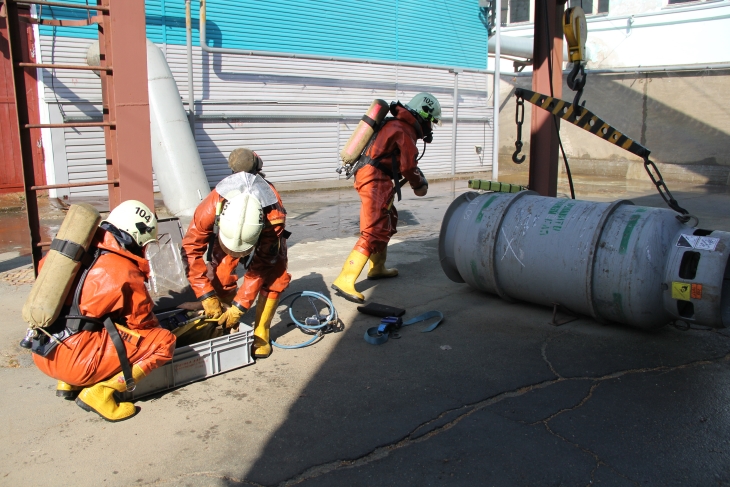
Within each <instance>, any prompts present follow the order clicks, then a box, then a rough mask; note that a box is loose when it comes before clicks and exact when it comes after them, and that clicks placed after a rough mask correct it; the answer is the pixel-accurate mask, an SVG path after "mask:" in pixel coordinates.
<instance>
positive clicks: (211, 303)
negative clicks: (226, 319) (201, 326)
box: [201, 295, 223, 318]
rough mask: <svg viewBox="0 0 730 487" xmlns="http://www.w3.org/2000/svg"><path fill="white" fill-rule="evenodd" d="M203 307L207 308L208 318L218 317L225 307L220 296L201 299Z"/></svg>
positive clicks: (206, 314)
mask: <svg viewBox="0 0 730 487" xmlns="http://www.w3.org/2000/svg"><path fill="white" fill-rule="evenodd" d="M201 304H202V305H203V309H204V310H205V317H206V318H218V317H219V316H220V315H222V314H223V308H222V307H221V300H220V299H218V296H215V295H213V296H210V297H208V298H205V299H204V300H203V301H201Z"/></svg>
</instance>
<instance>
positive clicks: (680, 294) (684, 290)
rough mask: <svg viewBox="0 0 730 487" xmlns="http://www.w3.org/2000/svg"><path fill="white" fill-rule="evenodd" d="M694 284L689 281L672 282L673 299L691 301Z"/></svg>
mask: <svg viewBox="0 0 730 487" xmlns="http://www.w3.org/2000/svg"><path fill="white" fill-rule="evenodd" d="M691 289H692V285H691V284H689V283H687V282H672V299H681V300H683V301H689V298H690V296H691Z"/></svg>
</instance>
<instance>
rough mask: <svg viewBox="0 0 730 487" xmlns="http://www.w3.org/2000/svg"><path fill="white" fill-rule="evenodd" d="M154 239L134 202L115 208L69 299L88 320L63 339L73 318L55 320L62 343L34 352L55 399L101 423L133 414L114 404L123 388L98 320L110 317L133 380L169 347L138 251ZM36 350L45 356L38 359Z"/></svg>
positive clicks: (145, 214) (149, 216)
mask: <svg viewBox="0 0 730 487" xmlns="http://www.w3.org/2000/svg"><path fill="white" fill-rule="evenodd" d="M156 238H157V219H156V218H155V215H154V213H152V212H151V211H150V209H149V208H147V206H145V205H144V204H143V203H141V202H139V201H134V200H128V201H125V202H123V203H122V204H120V205H119V206H117V207H116V208H115V209H114V210H113V211H112V212H111V213H110V214H109V216H108V218H107V219H106V220H105V221H103V222H102V223H101V225H100V226H99V228H98V230H97V231H96V235H95V236H94V239H93V240H92V243H91V249H96V250H97V253H96V254H95V256H96V259H95V260H94V261H93V263H91V266H90V267H88V272H86V273H79V276H78V278H77V281H76V283H75V285H74V286H72V288H71V290H72V291H71V292H70V293H69V297H68V299H67V305H69V306H72V307H71V309H72V310H74V309H76V310H77V312H78V314H79V315H81V316H83V317H84V318H86V319H81V323H82V326H81V331H78V332H76V333H75V334H70V336H69V334H68V331H67V328H66V326H67V323H68V321H67V320H69V319H71V318H73V316H66V317H64V318H62V320H63V323H61V322H60V321H59V325H60V328H61V331H60V332H58V333H57V338H58V340H59V342H60V343H57V342H55V341H52V340H46V342H45V345H44V346H41V347H34V352H36V353H34V354H33V361H34V362H35V364H36V366H38V368H39V369H40V370H41V371H42V372H43V373H44V374H46V375H49V376H51V377H53V378H55V379H58V380H59V384H58V389H57V392H56V394H57V395H59V396H61V397H65V398H66V399H73V398H74V397H76V403H77V404H78V405H79V406H80V407H82V408H83V409H85V410H87V411H94V412H96V413H97V414H99V415H100V416H101V417H102V418H104V419H106V420H107V421H122V420H125V419H128V418H131V417H132V416H134V415H135V414H136V413H137V408H136V407H135V406H134V405H133V404H132V403H130V402H121V403H117V401H116V399H115V398H114V393H115V392H124V391H126V390H127V386H126V382H125V378H124V375H123V373H122V372H121V370H122V365H121V361H120V356H119V355H118V350H117V349H116V348H115V346H114V343H113V338H112V337H110V335H109V333H108V331H107V329H106V328H105V327H104V326H103V325H102V324H101V323H100V322H101V321H102V320H104V319H106V318H111V319H112V321H113V322H114V323H115V324H116V325H115V326H116V329H117V333H118V334H119V336H120V337H121V339H122V341H123V344H124V345H123V346H124V348H125V349H126V356H127V359H128V361H129V364H130V365H131V375H132V378H133V379H134V382H139V381H140V380H141V379H142V378H144V377H145V376H146V375H148V374H149V373H150V371H151V370H153V369H156V368H157V367H160V366H161V365H164V364H165V363H166V362H168V361H170V360H171V359H172V354H173V350H174V348H175V335H173V334H172V333H171V332H169V331H167V330H165V329H163V328H160V325H159V323H158V321H157V318H156V317H155V315H154V314H152V299H151V298H150V295H149V293H148V292H147V288H146V287H145V281H146V280H147V278H148V277H149V272H150V268H149V264H148V262H147V260H146V259H145V258H144V246H145V245H147V244H148V243H150V242H153V241H155V240H156ZM42 264H43V261H41V265H42ZM79 287H80V289H78V288H79ZM77 289H78V291H79V292H76V291H77ZM74 306H75V307H76V308H74ZM71 315H73V311H72V313H71ZM110 326H111V323H110ZM77 329H78V328H77ZM41 338H44V336H43V335H41ZM39 349H41V350H43V349H45V350H43V351H41V352H40V354H39ZM77 395H78V396H77Z"/></svg>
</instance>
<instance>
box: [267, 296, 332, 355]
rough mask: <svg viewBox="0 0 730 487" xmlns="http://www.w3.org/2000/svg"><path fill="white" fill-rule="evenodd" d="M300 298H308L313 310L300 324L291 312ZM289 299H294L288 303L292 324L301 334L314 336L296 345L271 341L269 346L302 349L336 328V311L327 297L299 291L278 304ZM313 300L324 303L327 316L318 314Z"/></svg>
mask: <svg viewBox="0 0 730 487" xmlns="http://www.w3.org/2000/svg"><path fill="white" fill-rule="evenodd" d="M302 297H306V298H308V299H309V302H310V304H311V305H312V307H313V308H314V315H312V316H308V317H307V318H305V319H304V323H301V322H300V321H298V320H297V319H296V318H295V317H294V311H293V306H294V302H295V301H296V300H297V299H299V298H302ZM289 298H294V299H292V301H291V303H289V317H290V318H291V319H292V321H293V322H294V325H295V326H296V327H297V328H299V329H300V330H301V331H302V332H303V333H306V334H307V335H312V334H313V335H314V336H313V337H312V338H311V339H309V340H306V341H304V342H302V343H299V344H297V345H281V344H279V343H276V342H275V341H274V340H271V344H272V345H273V346H275V347H278V348H287V349H295V348H303V347H306V346H307V345H311V344H312V343H314V342H315V341H316V340H317V339H318V338H319V337H321V336H323V335H324V334H325V333H327V332H328V331H332V330H334V329H336V328H337V325H338V321H339V317H338V316H337V310H336V309H335V307H334V305H333V304H332V301H330V300H329V298H327V296H325V295H324V294H320V293H316V292H314V291H300V292H296V293H292V294H289V295H288V296H286V297H284V298H283V299H282V300H281V301H280V302H279V303H280V304H281V303H283V302H284V301H286V300H287V299H289ZM313 298H314V299H313ZM315 300H319V301H322V302H324V304H325V305H326V307H327V310H328V312H329V314H327V315H322V314H320V313H319V309H318V308H317V306H316V305H315V304H314V301H315Z"/></svg>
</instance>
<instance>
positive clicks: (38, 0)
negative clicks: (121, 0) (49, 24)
mask: <svg viewBox="0 0 730 487" xmlns="http://www.w3.org/2000/svg"><path fill="white" fill-rule="evenodd" d="M13 1H14V2H15V3H19V4H21V5H48V6H49V7H66V8H80V9H84V10H98V11H99V12H108V11H109V7H102V6H100V5H85V4H82V3H81V4H80V3H66V2H49V1H46V0H13Z"/></svg>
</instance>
